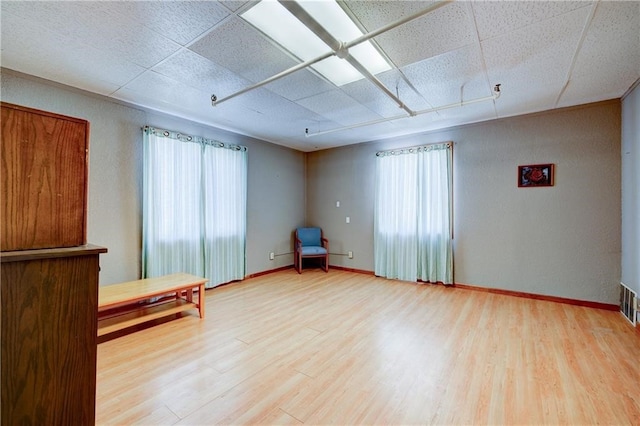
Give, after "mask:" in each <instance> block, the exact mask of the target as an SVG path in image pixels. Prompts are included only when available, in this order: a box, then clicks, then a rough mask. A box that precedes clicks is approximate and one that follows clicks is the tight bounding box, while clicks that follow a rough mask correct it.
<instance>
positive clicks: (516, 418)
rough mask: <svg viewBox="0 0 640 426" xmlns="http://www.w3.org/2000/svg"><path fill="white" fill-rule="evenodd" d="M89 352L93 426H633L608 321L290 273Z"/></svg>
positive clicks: (451, 292)
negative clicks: (203, 312)
mask: <svg viewBox="0 0 640 426" xmlns="http://www.w3.org/2000/svg"><path fill="white" fill-rule="evenodd" d="M206 294H207V295H206V297H207V300H206V304H207V306H208V308H207V317H206V319H204V320H200V319H199V318H198V317H197V315H196V314H193V315H188V314H187V315H184V316H183V317H182V318H179V319H175V320H172V321H169V322H166V323H163V324H160V325H157V326H154V327H152V328H148V329H145V330H142V331H137V332H135V333H131V334H128V335H125V336H121V337H118V338H116V339H112V340H109V341H106V342H103V343H101V344H100V345H99V346H98V390H97V418H96V422H97V424H99V425H107V424H117V425H130V424H142V425H172V424H179V425H209V424H313V425H328V424H332V425H351V424H380V425H382V424H384V425H396V424H398V425H399V424H402V425H409V424H421V425H424V424H442V425H459V424H491V425H499V424H505V425H513V424H536V425H541V424H549V425H558V424H568V425H587V424H615V425H638V424H640V333H637V332H636V331H635V330H634V329H633V327H632V326H631V325H630V324H629V323H628V322H626V320H624V318H623V317H622V316H621V315H620V314H619V313H617V312H611V311H605V310H597V309H592V308H585V307H577V306H571V305H565V304H559V303H554V302H548V301H540V300H530V299H523V298H516V297H512V296H505V295H498V294H491V293H486V292H477V291H472V290H466V289H455V288H446V287H444V286H435V285H428V284H423V285H418V284H412V283H404V282H398V281H392V280H385V279H382V278H376V277H373V276H368V275H363V274H356V273H351V272H344V271H336V270H333V271H332V270H330V271H329V273H324V272H322V271H321V270H319V269H317V270H305V271H304V272H303V274H302V275H298V274H297V273H296V272H295V271H293V270H286V271H282V272H277V273H274V274H270V275H265V276H262V277H258V278H253V279H249V280H245V281H243V282H240V283H236V284H231V285H227V286H224V287H221V288H217V289H213V290H209V291H207V292H206Z"/></svg>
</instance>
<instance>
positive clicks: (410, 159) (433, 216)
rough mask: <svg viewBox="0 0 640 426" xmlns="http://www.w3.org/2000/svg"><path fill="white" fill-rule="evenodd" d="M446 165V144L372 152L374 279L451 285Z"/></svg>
mask: <svg viewBox="0 0 640 426" xmlns="http://www.w3.org/2000/svg"><path fill="white" fill-rule="evenodd" d="M452 164H453V147H452V144H451V143H446V144H436V145H427V146H423V147H416V148H407V149H401V150H395V151H387V152H379V153H378V154H377V157H376V188H375V221H374V257H375V259H374V264H375V265H374V266H375V273H376V275H378V276H383V277H387V278H396V279H401V280H406V281H416V280H417V279H420V280H422V281H428V282H442V283H445V284H451V283H453V249H452V238H451V236H452V197H453V192H452V187H453V185H452V183H453V174H452Z"/></svg>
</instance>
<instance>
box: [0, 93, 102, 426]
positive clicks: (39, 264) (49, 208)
mask: <svg viewBox="0 0 640 426" xmlns="http://www.w3.org/2000/svg"><path fill="white" fill-rule="evenodd" d="M0 109H1V114H2V115H1V120H0V123H1V126H2V142H1V146H0V150H1V154H2V155H1V160H0V190H1V193H0V195H1V198H0V203H1V205H2V206H1V210H0V212H1V214H2V216H1V223H2V224H1V225H0V261H1V263H0V286H1V289H0V300H1V302H2V303H1V313H0V321H1V322H0V330H1V333H2V335H1V338H2V348H1V352H0V356H1V359H0V364H1V368H0V381H1V382H2V389H1V392H0V393H1V395H0V411H1V415H0V416H1V418H0V419H1V421H2V424H3V425H5V424H6V425H12V424H47V425H55V424H60V425H62V424H64V425H67V424H73V425H89V424H93V423H94V422H95V392H96V354H97V346H96V345H97V342H96V332H97V304H98V273H99V269H100V268H99V255H100V254H101V253H105V252H106V249H105V248H102V247H98V246H93V245H90V244H87V243H86V218H87V213H86V205H87V183H88V182H87V177H88V172H87V170H88V140H89V123H88V122H87V121H85V120H80V119H77V118H71V117H65V116H61V115H58V114H52V113H48V112H43V111H38V110H33V109H29V108H25V107H20V106H16V105H10V104H6V103H2V104H0Z"/></svg>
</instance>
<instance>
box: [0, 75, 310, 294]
mask: <svg viewBox="0 0 640 426" xmlns="http://www.w3.org/2000/svg"><path fill="white" fill-rule="evenodd" d="M0 81H1V90H2V100H3V101H4V102H10V103H14V104H18V105H24V106H28V107H32V108H37V109H41V110H45V111H51V112H56V113H59V114H63V115H69V116H72V117H79V118H84V119H86V120H88V121H89V122H90V126H91V135H90V141H89V155H90V159H89V202H88V230H87V234H88V235H87V238H88V241H89V242H91V243H93V244H97V245H101V246H105V247H107V248H108V249H109V252H108V253H107V254H105V255H103V256H101V262H100V263H101V268H102V270H101V273H100V283H101V284H111V283H115V282H121V281H127V280H132V279H137V278H139V277H140V251H141V229H142V205H141V200H142V196H141V191H142V131H141V129H142V127H143V126H145V125H152V126H157V127H166V128H169V129H172V130H179V131H182V132H185V133H192V134H195V135H199V136H204V137H208V138H212V139H220V140H222V141H224V142H232V143H238V144H242V145H245V146H247V147H248V148H249V179H248V192H249V194H248V205H247V274H253V273H256V272H262V271H265V270H269V269H274V268H276V267H278V266H280V265H281V264H287V265H289V264H292V263H293V259H292V257H291V256H281V257H277V258H276V260H275V261H269V257H268V256H269V252H270V251H275V250H283V251H285V246H287V244H289V243H290V241H291V239H290V235H291V231H292V230H293V229H294V228H295V227H296V225H297V224H300V223H302V222H303V220H304V190H305V188H304V181H303V176H304V154H302V153H301V152H298V151H294V150H291V149H287V148H283V147H280V146H277V145H273V144H269V143H265V142H259V141H256V140H254V139H251V138H248V137H245V136H241V135H237V134H233V133H229V132H225V131H222V130H218V129H215V128H211V127H208V126H203V125H199V124H196V123H193V122H190V121H188V120H183V119H180V118H176V117H171V116H167V115H164V114H159V113H153V112H147V111H143V110H141V109H136V108H132V107H129V106H124V105H121V104H118V103H115V102H112V101H110V100H107V99H105V98H102V97H100V96H97V95H92V94H87V93H85V92H82V91H79V90H76V89H70V88H67V87H64V86H61V85H56V84H50V83H48V82H46V81H44V80H41V79H36V78H31V77H28V76H24V75H21V74H17V73H14V72H11V71H7V70H2V76H1V80H0ZM290 250H291V248H290V247H286V251H290Z"/></svg>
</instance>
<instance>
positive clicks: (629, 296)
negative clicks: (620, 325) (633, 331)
mask: <svg viewBox="0 0 640 426" xmlns="http://www.w3.org/2000/svg"><path fill="white" fill-rule="evenodd" d="M637 298H638V295H637V294H636V292H635V291H633V290H631V289H630V288H629V287H627V286H626V285H624V284H622V283H620V312H622V315H624V317H625V318H626V319H628V320H629V321H630V322H631V324H633V325H634V326H635V325H636V316H637V314H636V307H637V303H638V302H637V300H638V299H637Z"/></svg>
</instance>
